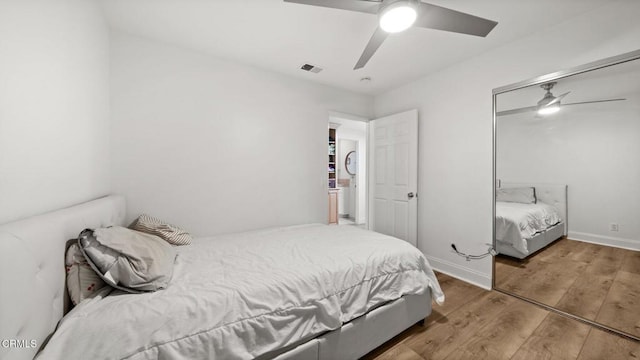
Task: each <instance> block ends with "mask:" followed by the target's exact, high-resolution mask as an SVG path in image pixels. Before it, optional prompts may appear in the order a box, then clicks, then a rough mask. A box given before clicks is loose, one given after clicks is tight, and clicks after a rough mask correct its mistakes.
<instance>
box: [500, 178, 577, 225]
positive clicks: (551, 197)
mask: <svg viewBox="0 0 640 360" xmlns="http://www.w3.org/2000/svg"><path fill="white" fill-rule="evenodd" d="M500 187H502V188H514V187H534V188H536V198H537V199H538V201H540V202H543V203H545V204H549V205H553V206H555V208H556V209H558V211H559V212H560V214H562V220H563V221H564V235H565V236H566V235H567V232H568V229H569V207H568V206H567V200H568V197H567V192H568V191H567V190H568V189H567V185H565V184H542V183H516V182H507V181H501V182H500Z"/></svg>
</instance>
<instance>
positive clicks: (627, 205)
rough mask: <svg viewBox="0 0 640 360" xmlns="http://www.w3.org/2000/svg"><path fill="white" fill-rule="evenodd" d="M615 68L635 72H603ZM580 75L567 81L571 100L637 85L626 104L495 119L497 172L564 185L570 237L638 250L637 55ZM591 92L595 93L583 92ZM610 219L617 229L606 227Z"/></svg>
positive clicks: (521, 179)
mask: <svg viewBox="0 0 640 360" xmlns="http://www.w3.org/2000/svg"><path fill="white" fill-rule="evenodd" d="M632 64H635V66H633V68H634V69H632V68H631V67H630V65H632ZM621 66H624V67H629V70H634V71H633V72H623V73H620V74H615V76H611V75H609V76H607V77H604V75H603V73H605V72H606V71H609V70H612V69H615V68H620V67H621ZM580 77H586V78H587V79H586V80H585V81H581V82H578V83H576V82H572V84H571V85H567V84H565V89H567V86H569V87H570V88H571V91H572V99H574V100H573V101H579V100H588V99H605V98H607V96H603V95H602V94H607V93H612V94H614V93H616V92H617V91H620V90H622V89H625V88H628V87H629V85H632V86H633V87H635V88H636V89H635V90H634V91H635V92H634V93H625V94H624V95H623V97H624V98H626V100H625V101H620V102H609V103H597V104H584V105H580V106H567V107H563V108H562V110H561V111H560V112H558V113H556V114H553V115H551V116H548V117H542V118H535V117H534V115H535V113H528V114H519V115H509V116H501V117H499V118H498V128H497V129H498V130H497V151H496V172H497V177H498V178H499V179H501V180H504V181H508V182H518V183H555V184H567V185H568V187H569V191H568V194H569V196H568V209H569V211H568V213H569V221H568V225H569V227H568V231H569V234H568V235H569V238H570V239H575V240H586V241H590V242H596V243H599V244H603V245H612V246H618V247H625V248H630V249H635V250H640V222H639V221H638V219H640V92H638V89H637V88H638V85H637V84H640V60H636V61H634V62H629V63H626V64H624V65H618V66H616V67H610V68H607V69H605V70H598V71H596V72H590V73H587V74H583V75H581V76H580ZM603 77H604V78H603ZM566 81H568V80H564V81H562V83H563V84H564V83H565V82H566ZM591 89H598V90H599V91H598V92H599V93H600V96H588V95H586V96H585V95H584V93H585V92H588V91H589V90H591ZM539 93H540V96H539V97H541V96H542V94H543V91H542V90H541V91H540V92H539ZM500 96H501V95H498V102H500V99H501V98H500ZM609 98H611V96H609ZM533 100H534V101H533V102H534V103H535V100H536V99H533ZM566 102H567V103H570V102H572V101H569V100H567V101H566ZM611 223H616V224H618V225H619V230H618V231H610V229H609V224H611Z"/></svg>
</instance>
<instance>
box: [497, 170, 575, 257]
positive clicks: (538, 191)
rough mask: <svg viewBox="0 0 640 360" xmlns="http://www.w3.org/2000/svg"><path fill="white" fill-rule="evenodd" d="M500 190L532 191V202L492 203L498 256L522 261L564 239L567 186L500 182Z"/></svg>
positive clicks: (498, 200)
mask: <svg viewBox="0 0 640 360" xmlns="http://www.w3.org/2000/svg"><path fill="white" fill-rule="evenodd" d="M501 189H513V190H518V189H534V190H533V192H534V200H533V201H526V200H525V201H520V200H519V199H516V200H513V199H508V200H509V201H500V198H497V199H496V229H495V231H496V251H497V252H498V253H499V254H503V255H507V256H511V257H515V258H518V259H525V258H527V257H528V256H530V255H531V254H533V253H535V252H536V251H538V250H540V249H542V248H544V247H545V246H548V245H549V244H551V243H553V242H554V241H556V240H558V239H560V238H562V237H563V236H566V235H567V219H568V213H567V185H562V184H530V183H512V182H502V183H501V186H500V188H499V189H498V190H497V192H498V194H500V190H501ZM525 198H526V197H525ZM512 200H513V201H512Z"/></svg>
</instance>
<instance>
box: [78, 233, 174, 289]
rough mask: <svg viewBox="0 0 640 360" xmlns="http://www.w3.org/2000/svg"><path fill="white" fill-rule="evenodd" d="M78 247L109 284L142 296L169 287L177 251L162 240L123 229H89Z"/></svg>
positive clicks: (79, 238) (81, 238) (80, 237)
mask: <svg viewBox="0 0 640 360" xmlns="http://www.w3.org/2000/svg"><path fill="white" fill-rule="evenodd" d="M78 245H79V247H80V249H81V250H82V252H83V253H84V255H85V257H86V259H87V262H88V263H89V265H90V266H91V267H92V268H93V270H95V272H96V273H97V274H98V275H99V276H100V277H101V278H102V279H103V280H104V281H105V282H106V283H107V284H109V285H111V286H113V287H115V288H118V289H120V290H123V291H127V292H131V293H140V292H146V291H156V290H159V289H163V288H165V287H167V285H168V283H169V281H170V280H171V276H172V275H173V263H174V261H175V257H176V252H175V250H174V249H173V246H171V244H169V243H167V242H166V241H164V240H162V239H161V238H159V237H157V236H155V235H150V234H145V233H141V232H139V231H135V230H131V229H127V228H124V227H121V226H112V227H108V228H98V229H95V230H90V229H87V230H85V231H83V232H81V233H80V236H79V237H78Z"/></svg>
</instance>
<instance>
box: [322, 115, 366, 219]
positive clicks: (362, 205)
mask: <svg viewBox="0 0 640 360" xmlns="http://www.w3.org/2000/svg"><path fill="white" fill-rule="evenodd" d="M367 126H368V124H367V122H366V119H362V120H355V119H353V117H351V116H349V117H347V116H346V115H345V116H341V115H332V116H330V118H329V128H331V129H335V188H333V189H331V184H332V182H330V191H334V192H336V193H337V213H338V224H339V225H358V226H362V227H365V228H366V226H367Z"/></svg>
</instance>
